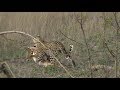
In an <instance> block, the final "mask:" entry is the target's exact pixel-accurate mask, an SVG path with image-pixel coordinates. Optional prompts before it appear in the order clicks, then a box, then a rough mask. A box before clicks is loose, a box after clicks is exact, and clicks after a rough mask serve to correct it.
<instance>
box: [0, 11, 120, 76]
mask: <svg viewBox="0 0 120 90" xmlns="http://www.w3.org/2000/svg"><path fill="white" fill-rule="evenodd" d="M77 15H78V16H79V15H80V13H77ZM83 17H84V18H83V19H84V20H85V22H84V25H83V27H84V31H85V35H86V42H87V43H88V46H89V49H90V53H91V61H92V62H91V63H92V65H105V66H106V67H107V66H110V67H112V69H111V70H110V71H106V70H104V69H99V70H97V71H94V70H93V77H95V78H96V77H101V78H102V77H115V67H114V64H115V59H114V58H113V56H112V55H111V54H110V52H111V51H112V52H113V53H116V49H117V50H118V53H117V61H119V59H120V55H119V54H120V48H119V45H120V42H119V41H120V40H119V32H118V33H117V34H118V35H116V27H117V25H116V23H115V20H114V15H113V13H111V12H110V13H109V12H107V13H105V18H106V21H105V22H104V18H103V13H102V12H83ZM119 17H120V15H119V13H118V19H119ZM118 21H119V20H118ZM105 23H106V28H105V31H104V24H105ZM118 23H119V22H118ZM11 30H17V31H23V32H26V33H29V34H31V35H32V36H36V35H38V34H39V35H40V36H41V37H42V38H43V39H45V40H47V41H51V40H58V41H60V42H62V43H63V44H64V45H65V47H66V49H67V50H69V45H71V44H72V45H74V50H73V52H72V53H71V56H72V59H74V61H75V62H76V64H77V66H76V67H75V68H71V67H69V63H68V62H65V61H64V59H63V56H60V57H59V58H60V59H61V60H62V61H63V63H64V64H65V65H66V68H67V69H68V70H69V71H70V72H71V74H72V75H73V76H75V77H79V78H82V77H86V78H88V77H89V76H90V72H89V67H88V65H89V62H88V55H87V53H86V52H87V49H86V45H85V43H84V37H83V33H82V31H81V29H80V25H79V24H78V23H77V21H76V19H75V17H74V13H72V12H69V13H68V12H54V13H53V12H41V13H40V12H34V13H33V12H29V13H27V12H13V13H12V12H0V32H2V31H11ZM61 32H62V33H63V34H64V35H66V36H67V37H65V36H64V35H63V34H62V33H61ZM103 32H104V33H103ZM103 37H104V38H105V43H107V46H108V47H109V50H110V52H109V51H108V48H107V47H106V46H105V44H104V43H103ZM116 42H117V45H118V47H117V48H116ZM31 45H33V43H32V41H31V40H30V39H29V38H27V37H24V36H22V35H18V34H17V35H16V34H9V35H4V36H3V35H0V60H1V61H7V62H8V64H9V65H10V67H11V69H12V70H13V72H14V73H15V75H16V77H19V78H69V76H68V75H67V74H66V72H65V71H64V70H63V69H62V68H61V67H59V66H55V67H53V66H50V67H47V68H43V67H39V66H38V65H36V64H35V63H34V62H33V61H25V60H23V59H15V58H23V57H25V54H26V51H25V48H26V47H28V46H31ZM115 56H116V55H115ZM119 67H120V65H119V63H117V71H118V72H119V70H120V68H119ZM117 74H118V75H117V76H118V77H119V73H117ZM1 75H2V73H1V74H0V77H2V76H1Z"/></svg>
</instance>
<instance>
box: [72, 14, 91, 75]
mask: <svg viewBox="0 0 120 90" xmlns="http://www.w3.org/2000/svg"><path fill="white" fill-rule="evenodd" d="M74 16H75V18H76V20H77V22H78V23H79V24H80V27H81V30H82V33H83V37H84V41H85V44H86V48H87V52H88V59H89V68H90V73H91V77H93V73H92V69H91V66H92V64H91V55H90V49H89V46H88V43H87V39H86V35H85V31H84V28H83V19H82V13H81V18H80V19H79V18H78V17H77V15H76V14H75V13H74Z"/></svg>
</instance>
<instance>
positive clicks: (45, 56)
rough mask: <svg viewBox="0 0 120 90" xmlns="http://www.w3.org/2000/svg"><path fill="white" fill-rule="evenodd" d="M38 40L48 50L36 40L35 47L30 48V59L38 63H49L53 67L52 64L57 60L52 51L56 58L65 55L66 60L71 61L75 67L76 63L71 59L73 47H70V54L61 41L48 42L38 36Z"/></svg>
mask: <svg viewBox="0 0 120 90" xmlns="http://www.w3.org/2000/svg"><path fill="white" fill-rule="evenodd" d="M36 39H37V40H38V41H41V42H42V43H43V44H44V46H45V47H47V48H45V47H44V46H42V45H41V43H40V42H37V41H36V40H34V39H33V42H34V45H33V46H32V47H29V48H28V51H29V52H28V54H29V55H28V57H29V58H32V59H33V60H34V61H35V62H36V61H38V63H40V62H42V61H43V62H45V63H46V62H49V65H53V64H50V63H51V62H52V61H54V59H55V58H53V57H52V55H51V53H50V52H49V50H51V51H52V53H53V54H54V56H55V57H58V55H60V54H63V55H65V59H67V60H68V61H71V62H72V65H73V66H74V67H75V62H74V61H73V60H72V59H71V55H70V53H71V51H72V49H73V45H70V50H69V52H67V51H66V49H65V46H64V45H63V44H62V43H61V42H59V41H50V42H47V41H45V40H43V39H41V38H40V36H37V37H36ZM36 57H37V58H36ZM43 64H44V63H43Z"/></svg>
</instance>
